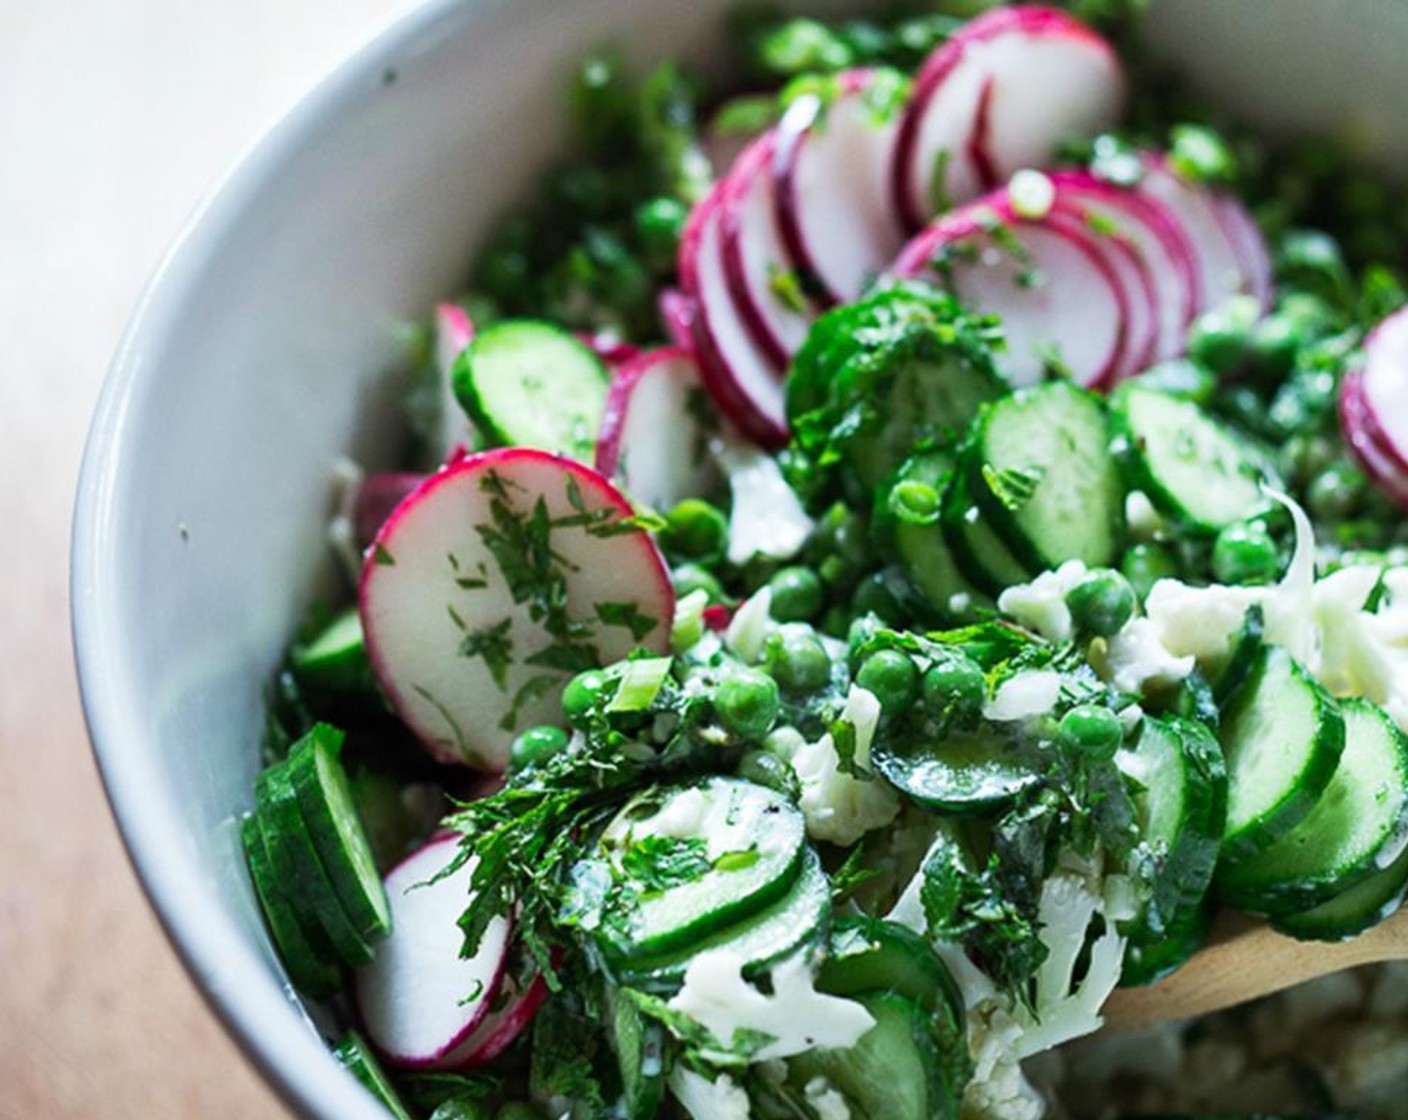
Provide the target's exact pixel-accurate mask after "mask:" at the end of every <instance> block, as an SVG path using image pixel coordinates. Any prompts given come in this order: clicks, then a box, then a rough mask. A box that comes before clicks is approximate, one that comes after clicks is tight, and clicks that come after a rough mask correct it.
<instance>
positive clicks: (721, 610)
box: [704, 603, 733, 634]
mask: <svg viewBox="0 0 1408 1120" xmlns="http://www.w3.org/2000/svg"><path fill="white" fill-rule="evenodd" d="M732 621H733V608H732V607H730V606H726V605H725V604H723V603H711V604H710V605H709V606H707V607H705V608H704V625H705V626H706V627H707V628H708V629H710V630H712V631H713V632H714V633H715V634H722V633H723V632H724V631H725V630H727V629H728V624H729V623H730V622H732Z"/></svg>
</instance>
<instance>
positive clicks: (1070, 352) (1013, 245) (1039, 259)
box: [894, 191, 1128, 388]
mask: <svg viewBox="0 0 1408 1120" xmlns="http://www.w3.org/2000/svg"><path fill="white" fill-rule="evenodd" d="M995 230H1000V231H1001V233H1000V234H999V236H998V237H996V238H995V237H994V236H993V232H994V231H995ZM894 272H895V274H896V275H898V276H900V277H906V278H907V277H927V278H929V279H931V280H933V281H935V282H937V283H939V284H940V285H942V286H944V287H949V288H951V289H952V290H953V292H954V294H955V295H956V296H957V297H958V298H959V299H961V300H962V301H963V302H964V303H965V304H967V305H968V306H969V307H971V308H972V309H973V310H975V311H981V312H985V313H989V314H995V315H998V316H1000V317H1001V319H1002V329H1003V334H1004V336H1005V338H1006V342H1007V344H1006V347H1005V349H1004V351H1003V352H1001V353H1000V354H999V355H998V366H999V368H1000V369H1001V370H1002V372H1003V373H1004V374H1006V376H1007V378H1008V380H1009V381H1010V382H1011V383H1012V384H1013V385H1014V386H1023V385H1033V384H1035V383H1036V382H1038V381H1040V380H1041V378H1042V376H1043V374H1044V372H1045V369H1046V365H1047V358H1048V357H1051V356H1054V357H1058V358H1059V359H1060V360H1061V362H1063V363H1064V364H1065V365H1066V366H1067V368H1069V369H1070V371H1071V374H1072V376H1073V377H1074V379H1075V380H1076V381H1077V382H1078V383H1079V384H1081V385H1084V386H1087V387H1094V388H1105V387H1108V385H1109V384H1110V381H1111V379H1112V378H1113V377H1114V376H1115V375H1116V373H1117V372H1118V370H1119V369H1120V368H1121V362H1122V361H1124V360H1125V354H1126V352H1127V349H1128V347H1127V342H1126V338H1127V327H1126V323H1127V320H1128V307H1127V303H1128V297H1127V294H1126V292H1125V289H1124V286H1123V284H1122V283H1121V281H1120V279H1119V277H1118V276H1117V275H1116V274H1115V272H1114V269H1113V268H1112V267H1111V265H1110V264H1109V262H1108V261H1107V260H1106V259H1105V258H1104V256H1103V255H1102V253H1101V252H1100V250H1099V249H1098V248H1097V247H1096V246H1095V245H1094V243H1093V242H1092V239H1091V235H1090V233H1089V231H1088V230H1087V229H1086V228H1085V226H1084V225H1083V223H1080V222H1078V221H1076V220H1074V219H1072V218H1071V217H1070V215H1068V214H1062V213H1060V212H1056V211H1053V212H1051V213H1049V214H1047V215H1046V216H1045V217H1043V218H1039V219H1029V218H1024V217H1022V216H1021V215H1019V214H1017V213H1016V212H1015V211H1014V210H1013V209H1012V206H1011V203H1010V201H1009V200H1008V198H1007V194H1006V192H1005V191H999V192H995V193H994V194H992V195H989V196H987V197H986V198H984V199H981V200H979V201H977V202H973V203H970V204H969V205H967V206H965V207H962V208H961V209H959V210H955V211H953V212H952V213H951V214H948V215H947V216H945V217H943V218H941V219H939V221H937V222H935V223H934V224H933V225H932V226H930V227H929V228H928V229H927V230H925V231H924V232H923V233H921V234H920V235H919V236H918V237H916V238H914V240H912V241H911V242H910V243H909V244H908V245H907V246H906V247H905V249H904V251H903V252H902V253H901V254H900V257H899V260H898V261H896V263H895V268H894Z"/></svg>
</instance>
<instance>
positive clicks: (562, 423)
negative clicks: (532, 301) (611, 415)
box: [454, 319, 611, 463]
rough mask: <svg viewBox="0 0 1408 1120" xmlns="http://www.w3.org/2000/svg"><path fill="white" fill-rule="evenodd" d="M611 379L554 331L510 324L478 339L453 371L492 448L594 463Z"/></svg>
mask: <svg viewBox="0 0 1408 1120" xmlns="http://www.w3.org/2000/svg"><path fill="white" fill-rule="evenodd" d="M610 380H611V377H610V374H609V373H608V372H607V369H606V366H605V364H604V363H603V362H602V360H601V359H600V358H598V357H597V356H596V355H595V354H594V353H592V351H591V349H590V348H588V347H587V346H584V345H583V344H582V343H581V342H579V341H577V339H576V338H574V337H573V336H572V334H570V333H569V332H567V331H565V330H563V329H562V328H561V327H557V326H554V325H553V324H551V323H541V322H537V321H536V320H531V319H509V320H505V321H504V322H500V323H495V324H494V325H493V326H491V327H488V328H487V329H485V330H482V331H480V332H479V334H478V335H476V336H475V338H474V341H473V342H471V343H470V344H469V346H468V348H467V349H466V350H465V351H464V353H462V354H461V355H460V357H459V359H458V361H456V363H455V371H454V383H455V396H456V397H457V398H458V399H459V402H460V405H461V406H462V407H463V408H464V410H465V412H467V413H468V414H469V417H470V419H471V420H473V421H474V423H475V424H476V425H477V426H478V427H479V429H480V430H481V431H482V432H483V433H484V434H485V436H487V437H488V438H489V440H491V441H492V442H493V443H495V444H497V445H499V446H504V447H536V448H538V449H539V450H542V451H552V452H556V453H557V454H559V455H567V456H569V457H571V458H573V459H576V460H577V461H578V462H582V463H591V462H592V461H593V457H594V455H595V453H596V436H597V432H598V431H599V430H600V428H601V414H602V411H603V410H604V409H605V407H606V390H607V387H608V385H609V383H610Z"/></svg>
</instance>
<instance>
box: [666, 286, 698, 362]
mask: <svg viewBox="0 0 1408 1120" xmlns="http://www.w3.org/2000/svg"><path fill="white" fill-rule="evenodd" d="M659 310H660V322H661V325H663V326H664V328H665V337H666V338H668V339H669V340H670V341H671V342H672V343H673V344H674V345H676V346H679V347H681V348H683V349H685V350H692V349H693V348H694V301H693V300H692V299H690V298H689V297H688V296H687V295H685V294H684V293H683V292H682V291H680V290H679V289H678V288H666V289H665V290H664V291H662V292H661V293H660V301H659Z"/></svg>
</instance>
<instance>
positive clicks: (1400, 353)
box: [1340, 310, 1408, 506]
mask: <svg viewBox="0 0 1408 1120" xmlns="http://www.w3.org/2000/svg"><path fill="white" fill-rule="evenodd" d="M1340 423H1341V426H1342V428H1343V430H1344V436H1345V441H1346V442H1347V443H1348V444H1349V446H1350V447H1351V448H1352V449H1353V451H1354V453H1355V454H1356V456H1358V458H1359V460H1360V462H1361V463H1363V465H1364V469H1365V470H1366V471H1367V472H1368V473H1369V474H1370V475H1371V476H1372V477H1373V479H1374V481H1375V482H1376V483H1378V485H1379V487H1380V489H1382V490H1383V491H1384V493H1386V494H1387V495H1388V496H1389V497H1390V498H1392V499H1393V500H1394V501H1395V502H1397V503H1398V504H1400V505H1404V506H1408V310H1404V311H1398V312H1395V313H1394V314H1392V315H1390V316H1389V317H1388V318H1387V319H1385V320H1384V321H1383V322H1381V323H1380V324H1379V325H1378V326H1377V327H1375V328H1374V329H1373V330H1372V331H1371V332H1369V337H1368V338H1367V339H1365V340H1364V367H1363V370H1362V371H1359V372H1355V373H1351V374H1350V375H1349V376H1347V377H1346V378H1345V379H1344V382H1343V384H1342V386H1341V389H1340Z"/></svg>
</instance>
